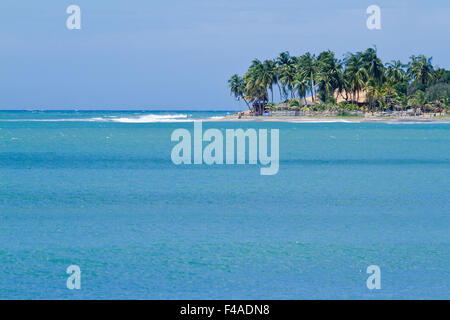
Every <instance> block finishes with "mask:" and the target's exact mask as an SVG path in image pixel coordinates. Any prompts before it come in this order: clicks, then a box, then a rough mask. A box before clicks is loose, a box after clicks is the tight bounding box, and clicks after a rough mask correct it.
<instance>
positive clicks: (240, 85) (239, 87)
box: [228, 74, 250, 109]
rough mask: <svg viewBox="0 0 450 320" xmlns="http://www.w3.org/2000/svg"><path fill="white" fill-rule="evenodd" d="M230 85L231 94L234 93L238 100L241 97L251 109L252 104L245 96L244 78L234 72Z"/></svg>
mask: <svg viewBox="0 0 450 320" xmlns="http://www.w3.org/2000/svg"><path fill="white" fill-rule="evenodd" d="M228 87H229V88H230V91H231V95H233V96H234V97H235V98H236V100H237V101H240V100H241V99H242V100H244V101H245V104H246V105H247V107H248V108H249V109H250V104H249V103H248V101H247V99H246V98H245V83H244V80H243V79H242V78H241V77H240V76H239V75H237V74H233V75H232V76H231V78H230V80H228Z"/></svg>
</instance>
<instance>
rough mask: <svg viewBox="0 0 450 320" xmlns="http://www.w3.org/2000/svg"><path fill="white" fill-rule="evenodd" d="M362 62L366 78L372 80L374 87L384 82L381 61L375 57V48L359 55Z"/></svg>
mask: <svg viewBox="0 0 450 320" xmlns="http://www.w3.org/2000/svg"><path fill="white" fill-rule="evenodd" d="M361 56H362V58H363V60H364V67H365V68H366V71H367V75H368V78H371V79H373V81H374V82H375V84H376V85H378V86H379V85H381V84H382V82H383V81H384V74H385V72H384V65H383V61H381V59H380V58H378V56H377V51H376V48H375V49H373V48H369V49H367V50H366V51H364V52H363V53H362V54H361Z"/></svg>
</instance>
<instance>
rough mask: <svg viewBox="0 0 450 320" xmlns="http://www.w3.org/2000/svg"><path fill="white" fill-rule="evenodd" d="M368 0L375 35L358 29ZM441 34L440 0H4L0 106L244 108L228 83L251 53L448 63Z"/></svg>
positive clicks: (447, 10)
mask: <svg viewBox="0 0 450 320" xmlns="http://www.w3.org/2000/svg"><path fill="white" fill-rule="evenodd" d="M71 4H76V5H79V6H80V8H81V11H82V22H81V24H82V29H81V30H68V29H67V28H66V19H67V17H68V14H66V8H67V7H68V6H69V5H71ZM371 4H376V5H379V6H380V7H381V10H382V11H381V13H382V30H379V31H370V30H368V29H367V28H366V19H367V14H366V8H367V7H368V6H369V5H371ZM449 34H450V4H449V2H448V0H433V1H425V0H415V1H414V0H411V1H407V0H397V1H387V0H383V1H381V0H372V1H365V0H348V1H336V0H322V1H320V2H318V1H301V0H277V1H274V0H272V1H268V0H189V1H187V0H164V1H161V0H157V1H156V0H122V1H118V0H108V1H106V0H95V1H92V0H71V1H65V0H59V1H51V0H45V1H44V0H43V1H29V0H28V1H25V0H2V1H1V2H0V39H1V42H0V61H1V68H0V109H32V108H40V109H44V108H48V109H73V108H77V109H99V108H103V109H147V108H148V109H164V108H171V109H203V110H205V109H206V110H214V109H238V108H241V109H245V108H246V107H245V105H244V104H239V103H237V102H235V101H234V99H233V98H232V97H230V95H229V91H228V88H227V80H228V78H229V77H230V76H231V75H232V74H233V73H240V74H242V73H243V72H245V71H246V68H247V67H248V65H249V63H250V62H251V60H252V59H254V58H259V59H266V58H272V57H276V56H277V55H278V54H279V53H280V52H282V51H286V50H288V51H290V52H291V54H294V55H300V54H303V53H304V52H306V51H310V52H313V53H319V52H320V51H322V50H327V49H330V50H333V51H335V52H336V53H337V55H338V56H339V57H342V55H343V54H344V53H346V52H348V51H358V50H362V49H365V48H367V47H371V46H373V45H376V46H377V48H378V52H379V55H380V56H381V57H382V58H383V60H386V61H387V60H391V59H401V60H402V61H404V62H407V60H408V57H409V56H410V55H412V54H416V55H417V54H422V53H423V54H425V55H427V56H433V62H434V63H435V64H437V65H439V66H441V67H446V68H450V55H449V54H450V41H449Z"/></svg>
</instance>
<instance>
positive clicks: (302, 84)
mask: <svg viewBox="0 0 450 320" xmlns="http://www.w3.org/2000/svg"><path fill="white" fill-rule="evenodd" d="M293 90H294V91H295V92H297V93H298V97H299V98H300V99H301V98H303V99H304V101H305V105H307V104H308V103H307V102H306V92H307V91H308V81H306V79H305V78H302V77H301V76H300V75H299V74H297V75H296V78H295V80H294V84H293Z"/></svg>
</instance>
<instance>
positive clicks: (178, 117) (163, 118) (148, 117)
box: [0, 114, 194, 123]
mask: <svg viewBox="0 0 450 320" xmlns="http://www.w3.org/2000/svg"><path fill="white" fill-rule="evenodd" d="M0 121H14V122H19V121H20V122H22V121H38V122H65V121H69V122H121V123H155V122H192V121H194V120H193V119H189V118H188V115H187V114H165V115H159V114H145V115H140V116H136V117H133V116H130V117H96V118H72V119H70V118H61V119H5V120H0Z"/></svg>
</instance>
